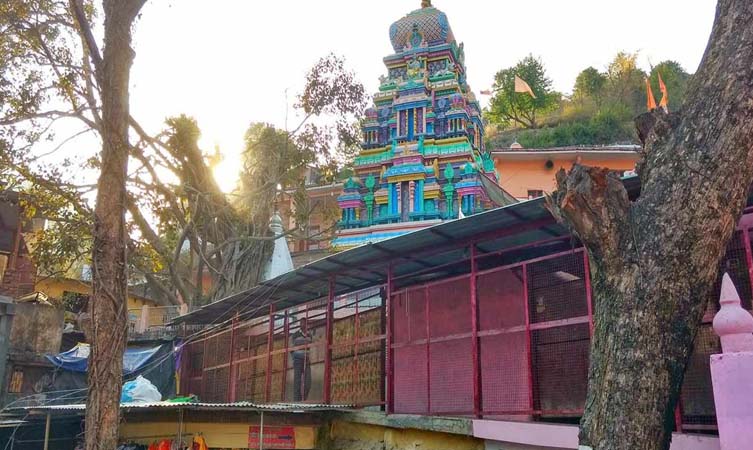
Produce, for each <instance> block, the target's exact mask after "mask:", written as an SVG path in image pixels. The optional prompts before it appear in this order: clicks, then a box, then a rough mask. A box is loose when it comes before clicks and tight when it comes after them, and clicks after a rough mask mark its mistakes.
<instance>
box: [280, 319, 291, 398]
mask: <svg viewBox="0 0 753 450" xmlns="http://www.w3.org/2000/svg"><path fill="white" fill-rule="evenodd" d="M283 328H284V330H283V333H285V353H284V355H285V357H284V358H282V377H281V378H282V386H280V392H282V394H280V398H281V399H282V401H283V402H284V401H285V400H286V397H285V388H286V387H287V385H288V382H287V381H288V354H289V350H288V347H289V346H290V315H289V314H288V310H287V309H286V310H285V322H284V325H283Z"/></svg>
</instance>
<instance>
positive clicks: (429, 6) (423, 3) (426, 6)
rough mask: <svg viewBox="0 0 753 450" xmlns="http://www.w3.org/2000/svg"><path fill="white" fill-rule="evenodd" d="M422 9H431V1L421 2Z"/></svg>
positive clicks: (422, 0)
mask: <svg viewBox="0 0 753 450" xmlns="http://www.w3.org/2000/svg"><path fill="white" fill-rule="evenodd" d="M421 7H422V8H431V0H421Z"/></svg>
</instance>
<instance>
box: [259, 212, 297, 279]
mask: <svg viewBox="0 0 753 450" xmlns="http://www.w3.org/2000/svg"><path fill="white" fill-rule="evenodd" d="M269 229H270V231H272V233H274V235H275V237H276V239H275V248H274V250H273V251H272V257H271V258H270V259H269V261H268V262H267V266H266V267H265V268H264V281H266V280H271V279H272V278H276V277H279V276H280V275H282V274H284V273H288V272H290V271H291V270H293V258H292V257H291V256H290V249H289V248H288V241H287V240H286V239H285V237H284V236H283V234H284V232H285V229H284V228H283V226H282V217H280V214H279V213H278V212H277V211H275V213H274V214H273V215H272V217H271V218H270V219H269Z"/></svg>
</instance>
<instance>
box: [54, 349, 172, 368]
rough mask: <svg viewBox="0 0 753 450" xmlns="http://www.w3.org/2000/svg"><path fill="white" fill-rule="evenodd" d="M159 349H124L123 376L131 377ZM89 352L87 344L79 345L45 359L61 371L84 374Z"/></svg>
mask: <svg viewBox="0 0 753 450" xmlns="http://www.w3.org/2000/svg"><path fill="white" fill-rule="evenodd" d="M163 345H169V344H163ZM161 347H162V345H157V346H153V347H129V348H126V350H125V353H124V354H123V375H131V374H133V373H135V372H137V371H138V370H139V369H141V368H142V367H144V365H146V364H147V363H148V362H149V360H150V359H152V357H153V356H154V355H156V354H157V352H159V350H160V348H161ZM90 350H91V349H90V347H89V344H83V343H79V344H78V345H76V346H75V347H73V348H72V349H70V350H68V351H67V352H63V353H58V354H57V355H47V359H48V360H50V362H52V363H53V364H54V365H55V366H57V367H59V368H61V369H63V370H70V371H73V372H86V369H87V366H88V361H89V352H90Z"/></svg>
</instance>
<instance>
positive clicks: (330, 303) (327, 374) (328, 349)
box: [324, 276, 335, 404]
mask: <svg viewBox="0 0 753 450" xmlns="http://www.w3.org/2000/svg"><path fill="white" fill-rule="evenodd" d="M334 301H335V277H334V276H331V277H330V278H329V293H328V294H327V325H326V331H325V336H326V344H325V347H324V403H327V404H329V403H331V402H332V320H333V315H334Z"/></svg>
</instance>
